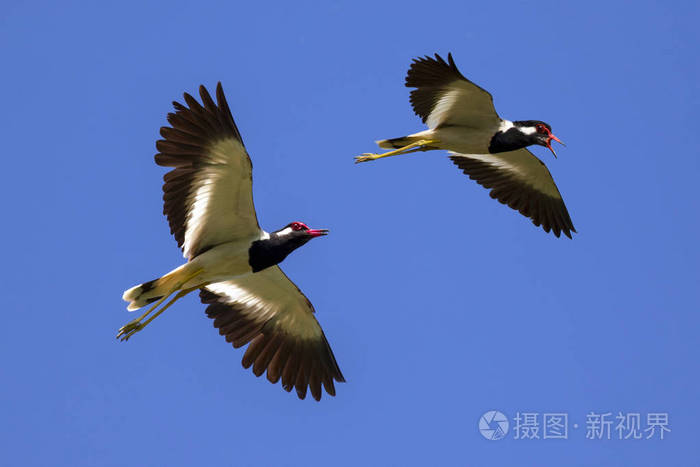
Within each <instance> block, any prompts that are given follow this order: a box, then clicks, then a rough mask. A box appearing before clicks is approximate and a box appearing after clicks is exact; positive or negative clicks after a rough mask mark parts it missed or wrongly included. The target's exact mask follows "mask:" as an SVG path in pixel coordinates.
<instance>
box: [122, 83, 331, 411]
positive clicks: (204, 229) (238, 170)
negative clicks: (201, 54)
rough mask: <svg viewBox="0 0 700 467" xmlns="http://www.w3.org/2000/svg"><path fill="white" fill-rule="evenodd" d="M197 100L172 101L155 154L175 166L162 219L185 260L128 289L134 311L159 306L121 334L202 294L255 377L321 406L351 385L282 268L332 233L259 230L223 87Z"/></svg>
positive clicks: (248, 170)
mask: <svg viewBox="0 0 700 467" xmlns="http://www.w3.org/2000/svg"><path fill="white" fill-rule="evenodd" d="M199 94H200V96H201V98H202V104H203V105H200V104H199V103H198V102H197V100H196V99H194V98H193V97H192V96H190V95H189V94H187V93H185V95H184V97H185V103H186V104H187V105H188V106H189V108H188V107H185V106H184V105H182V104H180V103H178V102H173V105H174V106H175V110H176V112H175V113H170V114H168V122H169V123H170V125H172V127H163V128H161V129H160V134H161V136H163V138H164V139H162V140H159V141H158V142H157V143H156V148H157V149H158V151H159V153H158V154H156V156H155V160H156V163H157V164H158V165H161V166H164V167H174V169H173V170H171V171H170V172H168V173H167V174H165V177H164V180H165V184H164V185H163V200H164V202H165V206H164V209H163V212H164V214H166V215H167V217H168V221H169V223H170V230H171V232H172V233H173V234H174V235H175V239H176V240H177V243H178V246H180V247H181V248H182V252H183V254H184V256H185V258H186V259H187V262H186V263H185V264H183V265H182V266H180V267H179V268H177V269H174V270H173V271H171V272H169V273H167V274H166V275H164V276H163V277H160V278H159V279H155V280H152V281H150V282H146V283H144V284H141V285H137V286H136V287H133V288H131V289H129V290H127V291H126V292H124V297H123V298H124V300H126V301H127V302H129V306H128V309H129V310H136V309H138V308H141V307H143V306H145V305H147V304H150V303H152V302H155V303H154V304H153V305H152V306H151V307H150V308H149V309H148V311H147V312H146V313H144V314H143V315H142V316H140V317H139V318H137V319H135V320H133V321H131V322H130V323H128V324H126V325H125V326H123V327H122V328H121V329H120V330H119V334H117V337H118V338H121V339H122V340H127V339H129V337H131V336H132V335H133V334H134V333H136V332H138V331H140V330H141V329H143V327H144V326H146V325H147V324H148V323H150V322H151V321H153V319H154V318H155V317H156V316H158V315H159V314H161V313H162V312H163V311H165V310H166V309H167V308H168V307H170V306H171V305H172V304H173V303H174V302H175V301H176V300H178V299H179V298H181V297H183V296H185V295H186V294H188V293H189V292H192V291H194V290H200V292H199V295H200V298H201V300H202V302H203V303H205V304H207V305H209V306H208V307H207V310H206V311H207V315H208V316H209V317H210V318H213V319H214V326H215V327H217V328H218V329H219V334H221V335H223V336H226V340H227V341H228V342H231V343H233V346H234V347H236V348H238V347H241V346H243V345H245V344H248V348H247V349H246V352H245V354H244V356H243V366H244V367H245V368H248V367H250V366H251V365H252V366H253V373H255V375H256V376H260V375H261V374H262V373H263V372H264V371H265V370H267V379H268V380H270V382H272V383H276V382H277V381H278V380H280V378H281V379H282V386H283V387H284V389H285V390H287V391H291V389H292V387H295V388H296V391H297V395H298V396H299V398H301V399H303V398H304V397H305V396H306V391H307V388H310V390H311V394H312V395H313V397H314V399H316V400H320V399H321V385H323V387H324V388H325V389H326V392H327V393H328V394H330V395H332V396H333V395H335V387H334V385H333V380H334V379H335V380H336V381H339V382H343V381H345V379H344V378H343V375H342V373H341V372H340V368H338V364H337V363H336V361H335V357H334V356H333V352H332V351H331V348H330V346H329V344H328V341H327V340H326V336H325V335H324V334H323V330H321V326H320V325H319V324H318V321H316V318H314V315H313V314H314V308H313V306H312V305H311V302H309V300H308V299H307V298H306V297H305V296H304V294H302V293H301V291H300V290H299V289H298V288H297V286H296V285H294V283H293V282H292V281H290V280H289V278H288V277H287V276H286V275H285V274H284V272H282V270H281V269H280V267H279V266H278V264H279V263H280V262H282V260H284V258H286V257H287V255H289V254H290V253H291V252H292V251H294V250H296V249H297V248H299V247H300V246H302V245H304V244H305V243H306V242H308V241H309V240H311V239H312V238H315V237H319V236H322V235H326V234H327V233H328V231H327V230H325V229H319V230H315V229H309V228H308V227H307V226H306V225H305V224H303V223H301V222H292V223H290V224H288V225H286V226H285V227H284V228H282V229H280V230H277V231H276V232H272V233H267V232H265V231H264V230H262V229H261V228H260V226H259V225H258V220H257V216H256V214H255V207H254V206H253V193H252V165H251V162H250V157H249V156H248V153H247V152H246V150H245V147H244V146H243V140H242V139H241V135H240V133H239V132H238V128H236V124H235V123H234V121H233V116H232V115H231V111H230V110H229V107H228V104H227V103H226V97H225V96H224V91H223V89H222V87H221V83H219V84H218V85H217V87H216V100H217V103H216V104H215V103H214V101H213V100H212V98H211V97H210V96H209V93H208V92H207V90H206V89H205V88H204V86H200V88H199ZM172 294H175V296H174V297H173V298H172V299H171V300H170V301H169V302H167V303H166V304H165V305H163V303H164V302H165V300H166V299H167V298H168V297H169V296H171V295H172ZM160 305H163V306H162V307H161V308H160V309H159V310H158V311H156V309H157V308H158V307H159V306H160ZM151 313H153V314H152V315H151ZM149 315H151V316H150V317H148V316H149ZM147 317H148V319H146V318H147Z"/></svg>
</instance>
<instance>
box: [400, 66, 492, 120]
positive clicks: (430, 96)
mask: <svg viewBox="0 0 700 467" xmlns="http://www.w3.org/2000/svg"><path fill="white" fill-rule="evenodd" d="M406 87H408V88H417V89H414V90H413V91H411V105H412V106H413V110H414V111H415V112H416V115H418V116H419V117H420V118H421V119H423V123H426V124H427V125H428V127H430V128H438V127H441V126H448V125H457V126H468V127H472V128H483V127H485V126H489V125H498V123H500V121H501V120H500V118H499V117H498V114H497V113H496V109H495V107H494V106H493V97H492V96H491V94H489V93H488V91H485V90H484V89H482V88H480V87H479V86H477V85H476V84H474V83H472V82H471V81H469V80H468V79H467V78H465V77H464V76H462V73H460V72H459V70H458V69H457V65H455V62H454V60H452V54H448V55H447V62H445V60H443V58H442V57H440V56H439V55H438V54H435V58H432V57H424V58H417V59H414V60H413V63H412V64H411V67H410V68H409V70H408V74H407V75H406Z"/></svg>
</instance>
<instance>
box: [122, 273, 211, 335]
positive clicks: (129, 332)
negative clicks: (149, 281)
mask: <svg viewBox="0 0 700 467" xmlns="http://www.w3.org/2000/svg"><path fill="white" fill-rule="evenodd" d="M200 287H201V286H197V287H192V288H190V289H186V290H181V291H179V292H178V293H177V295H175V296H174V297H173V298H172V300H170V301H169V302H168V303H166V304H165V306H163V308H161V309H160V310H158V311H157V312H155V313H153V316H151V317H150V318H148V319H147V320H146V321H144V322H143V323H137V324H136V325H135V326H132V327H131V329H129V330H125V331H124V332H122V331H121V330H120V331H119V334H118V335H117V337H120V336H121V340H122V341H128V340H129V338H130V337H131V336H133V335H134V334H136V333H137V332H139V331H140V330H141V329H143V328H145V327H146V326H148V323H150V322H151V321H153V320H154V319H156V318H157V317H158V316H159V315H160V314H161V313H163V312H164V311H165V310H167V309H168V308H170V306H171V305H172V304H173V303H175V302H176V301H178V300H180V299H181V298H182V297H184V296H185V295H187V294H188V293H190V292H192V291H193V290H197V289H199V288H200ZM125 327H126V326H125ZM122 329H124V328H122Z"/></svg>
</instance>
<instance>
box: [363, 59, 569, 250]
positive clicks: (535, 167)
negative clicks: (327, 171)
mask: <svg viewBox="0 0 700 467" xmlns="http://www.w3.org/2000/svg"><path fill="white" fill-rule="evenodd" d="M405 84H406V87H408V88H415V89H414V90H412V91H411V93H410V101H411V105H412V107H413V110H414V112H415V113H416V115H418V116H419V117H420V118H421V119H422V121H423V123H425V124H427V126H428V130H425V131H421V132H418V133H414V134H411V135H408V136H402V137H400V138H392V139H384V140H379V141H377V142H376V143H377V145H378V146H379V147H380V148H384V149H392V150H391V151H388V152H385V153H382V154H375V153H364V154H362V155H360V156H356V157H355V163H360V162H368V161H373V160H377V159H381V158H384V157H390V156H396V155H399V154H407V153H412V152H416V151H430V150H435V149H446V150H448V151H449V157H450V159H451V160H452V162H453V163H454V164H455V165H457V167H459V168H460V169H461V170H462V171H463V172H464V174H466V175H468V176H469V178H471V179H472V180H475V181H476V182H477V183H479V184H480V185H482V186H484V187H485V188H488V189H491V192H490V196H491V197H492V198H495V199H498V200H499V201H500V202H501V203H503V204H506V205H508V206H510V207H511V208H513V209H515V210H517V211H520V213H521V214H523V215H524V216H526V217H529V218H530V219H531V220H532V222H533V223H534V224H535V225H536V226H540V225H541V226H542V228H543V229H544V230H545V232H550V230H551V231H553V233H554V235H556V236H557V237H559V236H560V233H561V232H563V233H564V235H566V236H567V237H569V238H571V232H576V229H575V228H574V225H573V223H572V222H571V217H570V216H569V212H568V211H567V209H566V205H565V204H564V200H563V199H562V196H561V194H560V193H559V189H558V188H557V185H556V184H555V183H554V180H553V179H552V175H551V174H550V172H549V170H548V169H547V167H546V166H545V165H544V163H543V162H542V161H541V160H540V159H538V158H537V157H536V156H535V155H534V154H532V153H531V152H530V151H529V150H528V149H527V147H528V146H530V145H533V144H536V145H540V146H544V147H546V148H548V149H549V150H550V151H552V154H554V157H555V158H556V155H557V154H556V152H555V151H554V149H553V148H552V144H551V143H552V141H557V142H559V143H561V144H562V145H563V144H564V143H562V142H561V140H560V139H559V138H557V137H556V136H554V134H553V133H552V127H551V126H550V125H549V124H548V123H545V122H543V121H540V120H519V121H510V120H505V119H502V118H501V117H499V116H498V113H497V112H496V109H495V107H494V104H493V97H492V96H491V94H490V93H489V92H488V91H486V90H484V89H483V88H481V87H480V86H478V85H476V84H474V83H473V82H471V81H470V80H468V79H467V78H465V77H464V75H462V73H461V72H460V71H459V69H458V68H457V65H456V64H455V62H454V60H453V58H452V54H451V53H449V54H448V55H447V61H445V60H444V59H443V58H442V57H441V56H440V55H438V54H435V57H434V58H433V57H430V56H425V57H420V58H415V59H413V62H412V63H411V66H410V68H409V70H408V73H407V75H406V83H405Z"/></svg>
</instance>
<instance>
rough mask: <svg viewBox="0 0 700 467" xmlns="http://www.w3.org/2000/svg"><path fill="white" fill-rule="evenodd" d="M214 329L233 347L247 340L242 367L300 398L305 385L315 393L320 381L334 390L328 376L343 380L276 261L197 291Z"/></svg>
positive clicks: (305, 303)
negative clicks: (258, 269)
mask: <svg viewBox="0 0 700 467" xmlns="http://www.w3.org/2000/svg"><path fill="white" fill-rule="evenodd" d="M200 297H201V299H202V302H203V303H205V304H209V306H208V307H207V315H208V316H209V317H210V318H212V319H214V326H215V327H216V328H218V329H219V334H221V335H222V336H226V340H227V341H228V342H231V343H232V344H233V346H234V347H235V348H238V347H241V346H243V345H245V344H249V345H248V348H247V349H246V352H245V354H244V355H243V367H244V368H249V367H250V366H251V365H252V366H253V373H255V376H260V375H262V374H263V372H265V370H267V379H268V380H269V381H270V382H271V383H273V384H274V383H276V382H277V381H279V379H280V378H281V379H282V387H283V388H284V389H285V390H286V391H291V390H292V388H293V387H296V391H297V395H298V396H299V398H300V399H304V398H305V397H306V391H307V388H310V390H311V394H312V395H313V397H314V399H316V400H320V399H321V385H323V387H324V388H325V389H326V392H327V393H328V394H330V395H331V396H335V386H334V385H333V380H334V379H335V380H336V381H338V382H344V381H345V379H344V378H343V375H342V373H341V372H340V368H338V364H337V363H336V361H335V357H334V356H333V352H332V351H331V347H330V345H329V344H328V341H327V340H326V336H325V335H324V334H323V330H322V329H321V326H320V325H319V324H318V321H316V318H315V317H314V308H313V306H312V305H311V302H309V300H308V299H307V298H306V297H305V296H304V294H302V293H301V291H300V290H299V288H298V287H297V286H296V285H294V283H293V282H292V281H291V280H289V278H288V277H287V276H286V275H285V274H284V273H283V272H282V270H281V269H280V268H279V266H273V267H271V268H267V269H264V270H263V271H260V272H257V273H255V274H250V275H248V276H244V277H242V278H240V279H236V280H231V281H226V282H216V283H213V284H209V285H207V286H206V287H205V288H203V289H202V290H201V291H200Z"/></svg>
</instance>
